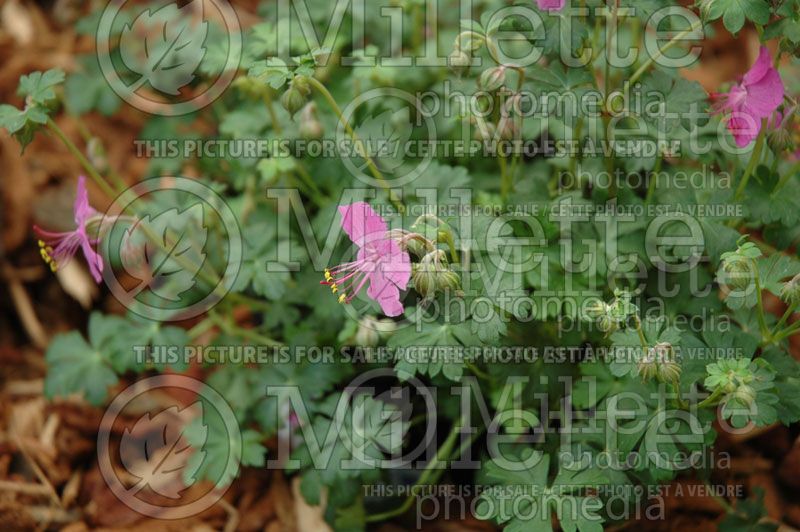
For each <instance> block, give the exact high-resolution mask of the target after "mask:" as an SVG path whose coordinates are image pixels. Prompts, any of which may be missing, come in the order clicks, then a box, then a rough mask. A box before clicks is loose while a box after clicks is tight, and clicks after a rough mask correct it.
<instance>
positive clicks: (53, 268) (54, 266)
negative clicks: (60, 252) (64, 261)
mask: <svg viewBox="0 0 800 532" xmlns="http://www.w3.org/2000/svg"><path fill="white" fill-rule="evenodd" d="M50 271H51V272H53V273H56V271H58V264H56V262H55V261H53V262H51V263H50Z"/></svg>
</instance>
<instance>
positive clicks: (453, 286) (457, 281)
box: [436, 270, 461, 291]
mask: <svg viewBox="0 0 800 532" xmlns="http://www.w3.org/2000/svg"><path fill="white" fill-rule="evenodd" d="M436 283H437V285H438V287H439V288H441V289H442V290H453V291H456V290H460V289H461V278H460V277H459V276H458V274H457V273H456V272H454V271H452V270H447V271H445V272H441V273H439V275H438V277H437V279H436Z"/></svg>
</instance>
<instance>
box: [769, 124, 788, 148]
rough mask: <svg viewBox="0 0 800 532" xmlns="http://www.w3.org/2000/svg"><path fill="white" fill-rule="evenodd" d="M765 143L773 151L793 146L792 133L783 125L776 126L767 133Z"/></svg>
mask: <svg viewBox="0 0 800 532" xmlns="http://www.w3.org/2000/svg"><path fill="white" fill-rule="evenodd" d="M767 144H768V145H769V147H770V148H771V149H772V151H774V152H775V153H780V152H782V151H784V150H792V149H793V148H794V139H793V138H792V134H791V133H790V132H789V131H787V130H786V128H785V127H782V126H781V127H778V128H777V129H773V130H772V131H770V132H769V133H768V134H767Z"/></svg>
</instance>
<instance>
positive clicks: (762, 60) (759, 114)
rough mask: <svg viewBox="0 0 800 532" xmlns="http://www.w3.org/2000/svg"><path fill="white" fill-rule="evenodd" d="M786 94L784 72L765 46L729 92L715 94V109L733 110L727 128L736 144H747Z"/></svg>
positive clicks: (721, 110) (725, 111) (741, 146)
mask: <svg viewBox="0 0 800 532" xmlns="http://www.w3.org/2000/svg"><path fill="white" fill-rule="evenodd" d="M783 96H784V87H783V81H781V76H780V74H778V71H777V70H775V68H773V66H772V57H771V56H770V54H769V50H767V47H766V46H762V47H761V52H760V53H759V55H758V59H757V60H756V62H755V64H754V65H753V66H752V68H750V70H749V71H748V72H747V74H745V75H744V77H743V78H742V80H741V81H740V82H739V83H738V84H736V85H734V86H733V88H731V90H730V91H729V92H728V94H715V95H714V98H718V99H719V102H718V103H717V105H716V106H715V112H717V113H723V112H724V113H728V112H729V113H730V119H729V120H728V130H730V132H731V134H733V138H734V140H735V141H736V145H737V146H739V147H740V148H744V147H745V146H747V145H748V144H750V143H751V142H753V140H755V138H756V137H758V134H759V132H760V131H761V121H762V120H763V119H764V118H769V117H770V116H772V114H773V113H774V112H775V111H776V110H777V109H778V107H779V106H780V105H781V103H782V102H783Z"/></svg>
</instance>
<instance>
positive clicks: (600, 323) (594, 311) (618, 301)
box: [586, 289, 639, 334]
mask: <svg viewBox="0 0 800 532" xmlns="http://www.w3.org/2000/svg"><path fill="white" fill-rule="evenodd" d="M632 299H633V296H632V295H631V293H630V292H628V291H627V290H619V289H616V290H614V299H613V300H612V301H611V303H606V302H604V301H596V302H594V304H593V305H592V306H590V307H589V308H587V309H586V318H587V319H588V320H590V321H594V322H596V323H597V327H598V328H599V329H600V330H601V331H603V332H604V333H606V334H611V333H612V332H614V331H616V330H618V329H619V328H620V327H621V326H622V325H624V324H625V322H627V321H628V318H630V317H631V316H634V315H636V314H638V313H639V308H638V307H637V306H636V304H634V303H633V301H632Z"/></svg>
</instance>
